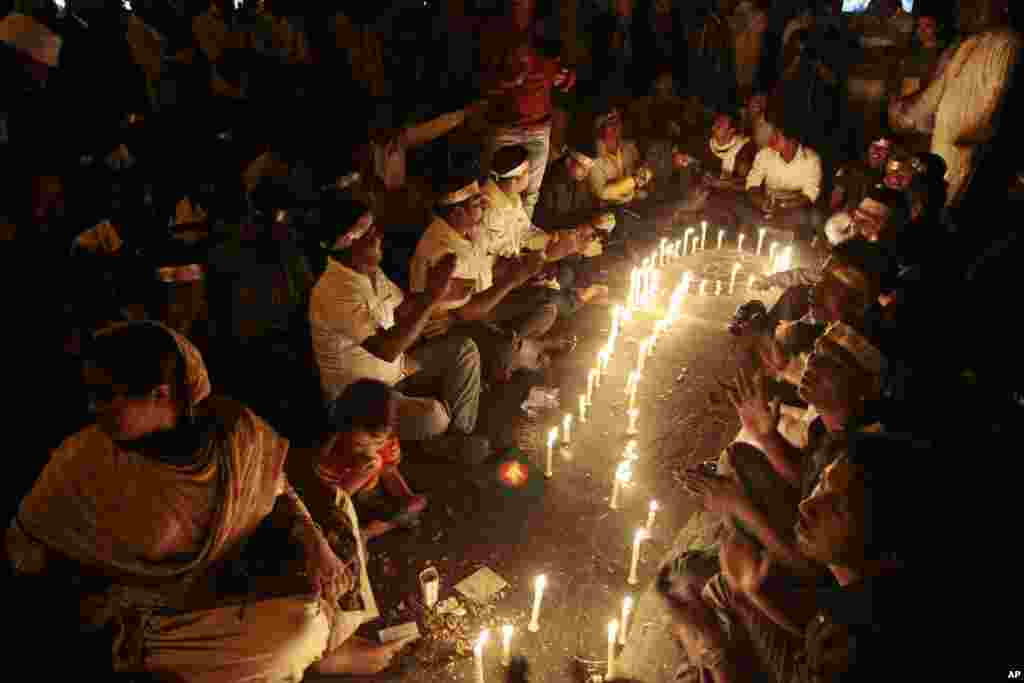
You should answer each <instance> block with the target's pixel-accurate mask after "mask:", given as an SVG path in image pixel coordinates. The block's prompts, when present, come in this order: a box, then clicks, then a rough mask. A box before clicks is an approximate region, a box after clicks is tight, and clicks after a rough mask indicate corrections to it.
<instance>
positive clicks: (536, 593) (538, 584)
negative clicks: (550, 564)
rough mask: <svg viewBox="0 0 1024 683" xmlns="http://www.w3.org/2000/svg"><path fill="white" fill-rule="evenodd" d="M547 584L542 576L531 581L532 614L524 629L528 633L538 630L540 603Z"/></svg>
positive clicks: (545, 578) (546, 580)
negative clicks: (528, 623)
mask: <svg viewBox="0 0 1024 683" xmlns="http://www.w3.org/2000/svg"><path fill="white" fill-rule="evenodd" d="M547 582H548V579H547V577H546V576H544V575H543V574H541V575H540V576H538V577H537V578H536V579H534V581H533V613H532V614H531V615H530V625H529V626H527V627H526V629H527V630H528V631H529V632H530V633H536V632H537V631H539V630H540V621H539V620H540V601H541V600H542V599H543V598H544V586H546V585H547Z"/></svg>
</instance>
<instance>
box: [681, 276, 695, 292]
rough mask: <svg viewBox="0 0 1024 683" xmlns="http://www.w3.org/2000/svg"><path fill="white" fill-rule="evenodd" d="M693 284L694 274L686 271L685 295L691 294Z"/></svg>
mask: <svg viewBox="0 0 1024 683" xmlns="http://www.w3.org/2000/svg"><path fill="white" fill-rule="evenodd" d="M691 282H693V273H691V272H690V271H686V272H685V273H683V282H682V285H683V294H689V293H690V283H691Z"/></svg>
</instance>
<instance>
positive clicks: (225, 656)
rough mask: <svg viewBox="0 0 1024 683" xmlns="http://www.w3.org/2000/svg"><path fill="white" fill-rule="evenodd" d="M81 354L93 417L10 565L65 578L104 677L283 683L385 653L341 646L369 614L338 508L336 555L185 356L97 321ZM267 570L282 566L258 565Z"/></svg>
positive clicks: (266, 432)
mask: <svg viewBox="0 0 1024 683" xmlns="http://www.w3.org/2000/svg"><path fill="white" fill-rule="evenodd" d="M87 355H88V356H89V357H90V358H91V360H90V362H89V363H88V364H87V366H86V379H87V383H88V384H89V385H90V387H91V389H92V391H91V394H92V401H91V402H92V404H93V406H94V409H95V410H96V412H97V413H98V420H97V423H96V424H93V425H91V426H89V427H86V428H85V429H83V430H81V431H79V432H78V433H76V434H74V435H73V436H71V437H69V438H68V439H66V440H65V441H64V442H63V443H62V444H61V445H60V447H59V448H58V449H57V450H56V451H55V452H54V453H53V455H52V457H51V459H50V461H49V462H48V463H47V465H46V468H45V469H44V470H43V472H42V474H41V475H40V477H39V479H38V480H37V481H36V483H35V485H34V487H33V488H32V490H31V492H30V493H29V494H28V496H27V497H26V498H25V499H24V500H23V501H22V503H21V506H20V508H19V510H18V514H17V516H16V517H15V519H14V521H13V522H12V524H11V526H10V529H9V530H8V536H7V545H8V554H9V557H10V558H11V561H12V563H13V565H14V568H15V571H16V572H17V573H19V574H22V575H25V574H32V575H40V576H43V577H50V578H57V577H59V575H60V572H61V569H64V568H67V569H69V570H70V572H71V574H72V575H74V576H78V577H80V583H79V586H80V588H81V593H80V595H81V596H82V597H81V603H80V608H81V615H82V618H83V620H84V621H85V622H86V624H87V625H88V626H92V627H96V628H98V627H102V626H108V627H112V629H113V633H114V634H115V638H114V644H113V665H114V668H115V670H117V671H136V672H140V671H144V672H149V673H153V674H157V675H159V676H170V677H172V678H174V679H175V680H183V681H185V680H187V681H238V680H263V681H281V682H283V681H293V680H299V679H300V678H301V677H302V675H303V672H304V671H305V670H306V669H307V668H308V667H310V666H311V665H313V664H314V663H315V662H316V665H315V668H316V669H317V670H319V671H322V672H330V673H336V672H341V671H350V672H360V673H363V672H365V673H371V672H376V671H379V670H380V669H382V668H383V667H384V666H386V664H387V661H388V660H389V659H390V656H391V655H392V654H393V653H394V651H396V650H395V649H394V648H392V649H383V648H386V647H388V646H377V647H368V646H366V645H365V644H364V643H363V642H362V641H358V640H355V639H353V638H352V634H353V633H354V632H355V629H356V628H357V627H358V626H359V625H360V624H361V623H362V622H363V621H364V620H366V619H367V618H373V617H375V616H376V615H377V611H376V605H375V603H374V599H373V593H372V591H371V590H370V587H369V585H368V582H367V578H366V573H365V568H364V554H363V551H362V546H361V543H360V539H359V535H358V528H359V526H358V523H357V520H356V519H355V516H354V513H353V514H352V516H351V518H350V521H351V524H350V526H349V529H348V532H349V533H350V534H351V536H352V543H351V544H349V547H351V548H352V549H353V552H352V556H347V557H344V558H341V559H339V558H338V557H337V556H336V555H335V554H334V552H333V551H332V550H331V546H330V545H329V544H328V542H327V540H326V538H325V537H324V535H323V533H322V532H321V531H320V529H319V528H318V527H317V526H316V525H315V524H314V523H313V521H312V519H311V518H310V515H309V513H308V512H307V510H306V507H305V505H304V504H303V502H302V501H301V500H300V499H299V497H298V495H297V494H296V493H295V490H294V489H293V488H292V487H291V485H290V484H289V482H288V479H287V477H286V476H285V473H284V461H285V457H286V456H287V454H288V447H289V444H288V441H287V440H285V439H283V438H281V437H279V436H278V435H277V434H275V433H274V431H273V430H272V429H271V428H270V427H269V426H268V425H267V424H266V423H265V422H263V420H261V419H260V418H259V417H257V416H256V415H255V414H254V413H253V412H251V411H250V410H249V409H247V408H245V407H244V406H242V405H240V404H238V403H236V402H234V401H231V400H229V399H223V398H219V397H212V396H210V380H209V377H208V375H207V373H206V369H205V366H204V364H203V360H202V358H201V356H200V355H199V352H198V351H197V350H196V349H195V347H193V346H192V344H191V343H189V342H188V341H187V340H186V339H185V338H184V337H182V336H180V335H178V334H177V333H175V332H173V331H171V330H170V329H169V328H167V327H164V326H163V325H160V324H158V323H153V322H139V323H123V324H117V325H114V326H111V327H109V328H107V329H105V330H103V331H101V332H99V333H98V334H97V335H96V338H95V343H94V344H93V348H92V349H91V352H90V353H89V354H87ZM330 445H331V444H330V443H329V444H328V446H330ZM286 530H287V531H286ZM272 558H293V559H285V560H284V561H283V562H282V563H280V564H277V565H276V566H273V568H272V569H271V570H270V571H267V570H268V569H269V567H268V560H271V561H272ZM293 563H294V564H293Z"/></svg>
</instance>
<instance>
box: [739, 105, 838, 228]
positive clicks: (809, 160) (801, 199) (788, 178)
mask: <svg viewBox="0 0 1024 683" xmlns="http://www.w3.org/2000/svg"><path fill="white" fill-rule="evenodd" d="M771 123H772V125H774V126H775V133H774V135H773V136H772V141H771V144H770V146H768V147H766V148H765V149H762V150H761V151H760V152H758V153H757V157H756V158H755V159H754V166H753V168H752V169H751V170H750V174H749V175H748V176H747V183H746V189H747V193H748V197H747V198H748V200H749V203H738V204H737V206H736V212H737V214H738V215H739V217H740V222H741V224H744V225H755V224H757V223H759V222H763V221H770V220H775V221H780V222H781V223H782V224H784V225H787V226H792V227H793V228H794V229H796V230H797V234H798V235H800V234H802V235H803V236H805V237H806V236H808V235H809V234H810V233H811V232H812V231H813V230H815V229H816V228H817V227H818V223H817V221H818V215H817V212H816V211H815V210H814V204H815V203H816V202H817V201H818V198H819V196H820V195H821V181H822V171H821V158H820V157H819V156H818V153H817V152H815V151H814V150H813V149H811V148H809V147H806V146H805V145H802V144H801V143H800V141H799V140H798V139H797V138H796V137H795V136H794V134H793V133H792V132H790V131H788V130H785V129H783V128H782V127H781V125H780V123H779V122H778V121H771Z"/></svg>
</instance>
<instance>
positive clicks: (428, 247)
mask: <svg viewBox="0 0 1024 683" xmlns="http://www.w3.org/2000/svg"><path fill="white" fill-rule="evenodd" d="M445 254H455V258H456V266H455V277H456V278H459V279H464V280H472V281H474V282H475V283H476V284H475V285H474V287H473V290H472V291H471V292H470V293H469V294H467V295H466V297H465V298H464V299H462V300H460V301H454V302H449V303H446V304H445V305H444V308H445V309H446V310H454V309H456V308H461V307H462V306H464V305H466V303H467V302H468V301H469V300H470V299H471V298H472V297H473V295H474V294H479V293H480V292H483V291H484V290H487V289H490V287H491V285H492V284H493V282H494V281H493V271H492V268H491V261H492V258H491V256H490V254H488V253H487V239H486V237H484V236H481V238H480V239H479V240H477V241H475V242H471V241H470V240H468V239H466V238H465V237H463V236H462V235H460V234H459V233H457V232H455V229H454V228H452V226H450V225H448V223H447V222H445V221H444V219H442V218H440V217H439V216H434V220H433V221H432V222H431V223H430V225H429V226H428V227H427V230H426V232H424V233H423V237H421V238H420V241H419V243H418V244H417V245H416V252H415V253H414V254H413V255H412V261H411V262H410V263H409V287H410V289H412V291H414V292H423V291H426V289H427V273H429V272H430V269H431V268H432V267H433V266H434V265H435V264H436V263H437V262H438V261H440V260H441V258H442V257H443V256H444V255H445Z"/></svg>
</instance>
